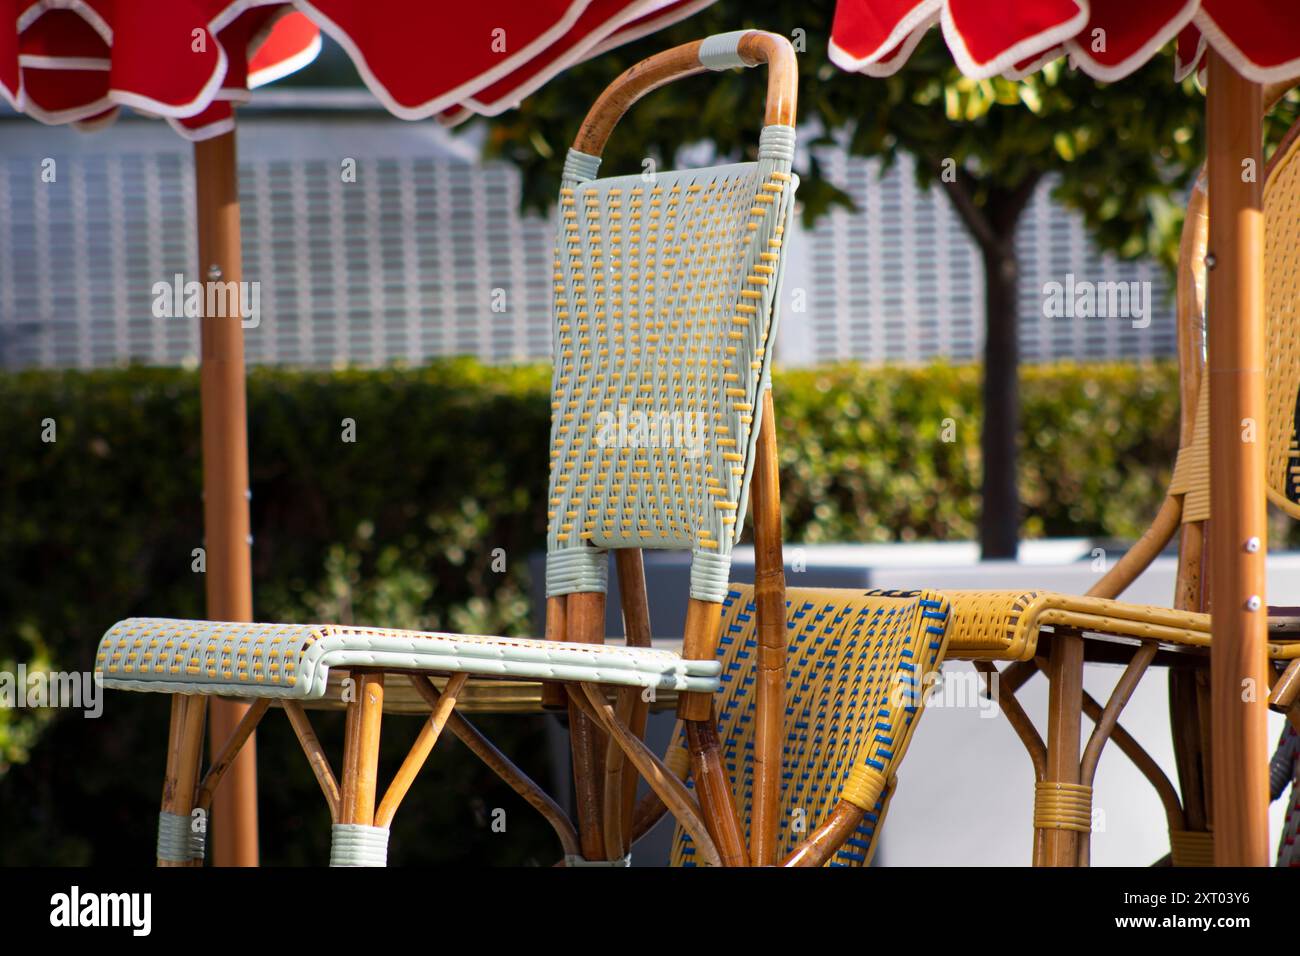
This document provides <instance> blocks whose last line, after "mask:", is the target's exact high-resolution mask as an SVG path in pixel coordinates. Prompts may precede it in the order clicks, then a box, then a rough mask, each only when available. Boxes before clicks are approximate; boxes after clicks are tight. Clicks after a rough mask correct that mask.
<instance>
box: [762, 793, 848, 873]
mask: <svg viewBox="0 0 1300 956" xmlns="http://www.w3.org/2000/svg"><path fill="white" fill-rule="evenodd" d="M864 815H865V814H864V813H863V810H862V808H861V807H858V806H855V805H854V804H852V803H849V802H848V801H847V800H840V801H838V802H837V803H836V804H835V809H834V810H832V811H831V815H830V816H829V817H827V818H826V821H825V822H824V823H823V824H822V825H821V826H819V827H818V828H817V829H816V830H814V831H813V832H812V833H811V834H810V835H809V836H808V839H806V840H804V841H803V842H802V843H800V844H799V846H797V847H795V849H794V852H792V853H791V854H790V855H789V856H787V857H786V858H785V860H784V862H782V864H781V865H782V866H798V867H805V866H825V865H826V861H827V860H829V859H830V858H831V857H832V856H834V855H835V851H836V850H838V849H839V848H840V847H841V846H843V845H844V841H845V840H847V839H848V838H849V837H851V836H853V834H854V832H855V831H856V830H857V829H858V825H859V824H860V823H861V822H862V818H863V816H864Z"/></svg>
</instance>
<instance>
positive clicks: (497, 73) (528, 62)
mask: <svg viewBox="0 0 1300 956" xmlns="http://www.w3.org/2000/svg"><path fill="white" fill-rule="evenodd" d="M713 2H714V0H530V2H529V3H526V4H525V3H519V2H518V0H481V2H475V3H457V4H455V5H454V6H451V7H450V9H449V7H448V5H444V4H441V3H430V2H428V0H411V2H407V3H403V4H400V6H401V8H402V9H401V12H400V14H398V13H386V14H385V15H384V16H382V17H377V16H375V4H374V3H373V2H372V0H297V5H298V6H299V7H300V8H301V9H303V10H305V11H307V12H308V13H309V14H310V15H311V17H312V19H313V20H315V22H316V23H317V24H318V25H319V26H320V28H321V29H323V30H324V31H325V32H326V33H328V34H329V35H330V36H331V37H333V38H334V39H335V40H336V41H337V42H338V43H339V44H340V45H341V46H342V47H343V48H344V49H345V50H346V51H347V52H348V55H349V56H351V57H352V60H353V62H354V63H355V64H356V67H357V70H358V72H359V73H360V74H361V77H362V79H363V80H364V81H365V83H366V85H367V86H368V87H369V88H370V90H371V92H372V93H374V94H375V96H376V97H378V99H379V100H380V101H381V102H382V103H383V104H384V106H386V107H387V108H388V110H389V112H391V113H393V114H394V115H396V116H399V117H401V118H402V119H423V118H425V117H427V116H433V115H435V114H443V115H442V117H441V118H442V119H443V120H444V121H446V122H458V121H460V120H462V119H465V118H467V117H468V116H470V115H471V114H472V113H479V114H482V115H484V116H495V115H496V114H498V113H501V112H503V111H505V110H507V109H510V108H511V107H513V106H514V105H515V104H517V103H518V102H519V101H520V100H521V99H523V98H524V97H525V96H527V95H528V94H529V93H531V92H533V91H534V90H536V89H537V88H538V87H540V86H542V85H543V84H544V83H546V82H547V80H549V79H551V78H552V77H553V76H555V75H556V74H557V73H560V72H561V71H563V70H565V69H567V68H568V67H570V66H572V65H573V64H575V63H579V62H581V61H582V60H585V59H588V58H590V57H593V56H596V55H597V54H599V53H603V52H605V51H606V50H609V49H612V48H613V47H616V46H618V45H619V44H622V43H627V42H629V41H631V40H635V39H637V38H638V37H641V36H645V35H646V34H649V33H652V32H654V31H655V30H658V29H660V28H662V27H665V26H667V25H669V24H670V23H674V22H676V21H677V20H680V19H682V18H684V17H687V16H689V15H690V14H692V13H694V12H696V11H697V10H700V9H702V8H704V7H706V6H708V5H709V4H711V3H713ZM452 11H454V12H452ZM394 21H397V22H400V23H401V29H394V28H393V23H394Z"/></svg>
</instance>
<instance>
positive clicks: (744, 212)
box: [97, 31, 797, 865]
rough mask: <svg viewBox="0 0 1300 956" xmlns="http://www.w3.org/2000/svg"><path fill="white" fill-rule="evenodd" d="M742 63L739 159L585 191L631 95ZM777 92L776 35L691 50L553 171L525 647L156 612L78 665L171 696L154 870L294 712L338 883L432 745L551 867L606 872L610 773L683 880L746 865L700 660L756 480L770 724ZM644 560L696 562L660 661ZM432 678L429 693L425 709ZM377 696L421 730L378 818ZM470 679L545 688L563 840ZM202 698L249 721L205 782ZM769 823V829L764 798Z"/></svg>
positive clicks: (640, 80) (182, 845) (782, 107)
mask: <svg viewBox="0 0 1300 956" xmlns="http://www.w3.org/2000/svg"><path fill="white" fill-rule="evenodd" d="M759 63H766V64H767V65H768V67H769V70H768V73H769V76H768V97H767V112H766V119H765V125H764V127H763V129H762V132H761V134H760V137H759V148H758V159H757V161H756V162H748V163H736V164H731V165H724V166H716V167H711V168H706V169H692V170H682V171H672V172H661V173H658V174H656V175H654V176H653V177H645V178H643V176H641V175H633V176H617V177H612V178H603V179H602V178H597V176H596V173H597V169H598V166H599V163H600V155H601V151H602V149H603V147H604V144H605V141H606V139H607V137H608V135H609V134H610V131H611V130H612V129H613V127H614V125H615V124H616V123H617V122H618V119H619V118H620V117H621V116H622V115H623V113H624V111H625V110H626V109H627V108H628V107H629V106H631V104H632V103H634V102H635V101H636V100H637V99H639V98H640V97H641V96H643V95H644V94H645V93H647V92H649V91H650V90H652V89H654V88H656V87H657V86H660V85H662V84H664V83H666V82H669V81H671V80H674V79H677V78H679V77H683V76H689V75H691V74H694V73H699V72H703V71H705V70H724V69H730V68H733V67H742V66H754V65H757V64H759ZM796 76H797V74H796V68H795V63H794V53H793V50H792V49H791V47H790V44H789V42H788V41H786V40H785V39H784V38H781V37H777V36H774V35H772V34H767V33H762V32H759V31H741V32H739V33H733V34H725V35H720V36H715V37H711V38H709V39H707V40H704V41H701V42H696V43H691V44H686V45H684V46H682V47H678V48H675V49H673V50H669V51H666V52H665V53H662V54H660V55H658V56H655V57H651V58H650V59H648V60H645V61H643V62H641V63H639V64H637V65H636V66H634V67H632V68H631V69H630V70H628V71H627V72H625V73H624V74H623V75H622V76H621V77H619V78H618V79H617V80H616V81H615V82H614V83H613V84H611V86H610V87H609V88H608V89H606V90H605V91H604V93H603V94H602V95H601V97H600V98H599V99H598V100H597V102H596V103H595V105H594V106H593V107H592V109H591V111H590V113H589V114H588V116H587V118H586V120H585V121H584V123H583V125H582V127H581V129H580V131H579V133H578V136H577V138H576V140H575V143H574V147H573V149H571V150H570V151H569V154H568V157H567V159H566V161H565V166H564V174H563V180H562V182H563V186H562V189H561V195H560V204H559V224H558V234H557V241H556V258H555V309H554V363H555V370H554V384H553V402H552V427H551V455H550V457H551V460H550V487H549V494H548V498H549V530H548V537H547V546H548V555H547V569H546V589H547V597H548V600H547V622H546V638H547V639H546V640H524V639H515V638H505V637H497V636H490V635H455V634H440V633H424V632H413V631H398V630H385V629H379V628H366V627H344V626H335V625H309V624H250V623H230V622H208V621H176V620H163V619H152V618H137V619H130V620H126V621H123V622H121V623H119V624H117V625H115V626H114V627H113V628H112V629H111V630H109V632H108V633H107V634H106V635H105V637H104V639H103V641H102V643H101V645H100V649H99V655H98V660H97V670H98V672H99V673H100V674H101V675H102V678H103V681H104V684H105V685H106V686H108V687H111V688H117V689H121V690H131V691H153V692H163V693H170V694H173V695H176V696H175V697H174V706H173V718H172V724H171V730H170V735H169V747H168V760H167V777H166V782H165V785H164V802H163V810H162V814H161V816H160V822H159V836H158V854H157V856H158V860H159V862H160V863H161V864H170V865H190V864H193V863H195V862H196V861H201V859H202V856H203V848H202V841H201V839H198V838H197V837H196V831H201V830H202V827H201V826H196V824H195V822H194V819H193V818H194V815H195V811H196V810H197V811H198V815H199V817H203V814H204V813H205V812H206V809H207V807H208V805H209V804H210V801H211V796H212V792H213V790H214V788H215V787H216V785H217V784H218V783H219V781H220V779H221V775H222V773H223V772H224V771H225V769H226V767H228V766H229V764H230V761H231V760H233V759H234V757H235V755H236V754H237V753H238V752H239V749H240V748H241V747H242V746H243V744H244V742H245V741H246V740H247V739H248V736H249V735H250V734H251V732H252V730H253V729H254V727H255V726H256V725H257V722H258V721H259V720H260V719H261V718H262V716H263V715H264V714H265V712H266V710H267V709H268V707H269V705H270V704H271V703H273V702H274V703H277V704H278V705H280V706H281V707H282V708H283V709H284V710H285V712H286V713H287V715H288V716H289V718H290V720H291V722H292V724H293V727H294V730H295V732H296V733H297V736H298V738H299V741H300V743H301V744H302V747H303V750H304V752H305V753H306V754H307V756H308V759H309V760H310V762H311V765H312V767H313V769H314V771H315V772H316V774H317V777H318V780H319V781H320V784H321V787H322V790H323V791H324V793H325V796H326V799H327V801H328V803H329V806H330V810H331V814H332V817H333V820H334V827H333V842H332V850H331V862H332V863H334V864H338V865H382V864H383V863H384V862H385V861H386V857H387V844H388V825H389V823H390V821H391V820H392V819H393V814H394V813H395V812H396V810H397V806H398V804H399V803H400V801H401V800H402V798H403V796H404V795H405V793H406V792H407V790H408V789H409V787H410V784H411V782H412V780H413V779H414V778H415V775H416V774H417V773H418V771H419V769H420V767H421V766H422V765H423V763H424V761H425V759H426V758H427V757H428V755H429V753H430V751H431V750H432V748H433V746H434V744H435V742H436V740H437V739H438V736H439V734H440V732H441V731H442V729H443V727H444V726H447V727H450V729H451V730H452V731H453V732H454V733H456V734H457V736H459V737H460V738H461V739H462V740H464V741H465V742H466V743H468V744H469V745H470V746H471V749H474V750H475V752H476V753H478V754H479V755H480V756H481V757H482V758H483V759H484V760H485V761H487V762H488V763H489V765H491V766H492V767H493V768H494V769H495V770H497V772H498V773H500V774H501V775H502V777H503V778H504V779H505V780H506V781H507V782H508V783H510V784H511V785H512V786H513V787H515V789H516V790H518V791H519V792H520V793H521V794H523V795H524V796H525V797H526V798H527V799H528V800H529V801H530V802H531V803H532V804H533V805H534V806H535V807H537V808H538V809H539V810H541V811H542V812H543V813H544V814H545V815H546V818H547V819H548V821H550V822H551V824H552V826H553V827H554V828H555V830H556V832H557V834H558V835H559V837H560V840H561V843H562V846H563V848H564V852H565V857H566V860H567V862H568V863H569V864H570V865H580V864H584V863H586V864H598V865H619V864H620V863H626V859H627V853H628V849H629V846H630V843H631V832H632V827H631V815H632V812H633V800H632V798H633V796H634V795H635V786H636V782H637V779H636V776H635V775H633V774H631V773H627V774H624V772H623V770H624V765H625V763H627V762H630V763H632V764H633V766H634V767H635V768H636V770H637V771H638V772H639V774H640V775H641V776H644V777H645V778H646V779H647V780H648V782H649V784H650V786H651V787H652V789H653V790H654V792H655V793H656V794H657V795H658V796H659V798H660V799H661V800H662V801H663V803H665V804H666V805H667V806H668V808H669V809H670V810H671V811H672V812H673V813H674V814H675V816H676V817H677V818H678V820H679V821H681V823H682V825H683V826H684V827H685V828H686V829H687V831H688V832H689V833H690V834H691V837H692V839H693V841H694V845H695V847H696V852H697V856H698V857H699V858H700V859H701V860H703V861H706V862H710V863H727V864H743V863H748V862H749V855H748V851H747V848H746V847H745V845H744V840H743V837H742V836H741V834H740V825H739V822H738V819H737V816H736V810H735V806H734V801H733V799H732V795H731V793H730V788H729V787H728V786H727V782H726V776H725V774H724V773H723V772H722V771H721V761H722V756H721V744H720V742H719V740H718V736H717V732H716V729H715V725H714V719H713V706H712V705H713V701H712V698H713V696H714V691H715V690H716V688H717V686H718V674H719V671H720V664H719V662H718V661H716V660H715V659H714V648H715V646H716V643H717V638H718V632H719V626H720V615H721V609H722V603H723V600H724V598H725V596H726V594H727V586H728V572H729V566H730V555H731V549H732V546H733V544H734V543H735V541H736V539H737V538H738V536H739V534H740V530H741V526H742V524H743V516H744V514H745V512H746V510H747V507H748V506H749V504H750V500H749V499H750V495H749V489H750V480H751V477H752V478H753V483H754V489H753V491H754V494H753V502H752V504H753V508H754V515H755V520H754V524H755V534H756V540H757V541H758V542H759V545H760V549H761V550H762V552H763V554H764V555H765V557H764V558H763V563H762V567H761V568H760V581H761V582H763V583H762V585H761V587H762V595H761V600H760V604H761V605H762V606H763V607H765V608H766V610H765V611H763V613H762V615H761V616H762V617H763V618H764V620H765V621H766V622H767V625H766V631H765V633H766V635H767V645H768V646H769V654H768V656H767V658H766V659H765V660H766V663H767V665H768V667H769V670H770V671H771V674H769V677H768V679H767V680H766V681H765V684H764V686H765V688H766V689H765V690H764V692H763V694H762V695H761V696H762V697H763V700H762V703H761V707H762V709H763V713H764V714H765V715H770V716H771V718H772V723H773V725H774V726H775V725H776V724H777V723H779V716H780V711H781V708H782V704H781V699H780V692H781V683H780V681H781V667H782V661H781V654H782V652H783V649H784V646H783V642H782V641H781V619H782V616H783V615H782V614H781V608H782V602H783V600H784V598H783V587H784V582H783V578H782V573H781V557H780V551H781V548H780V514H779V503H778V500H777V485H776V457H775V455H776V449H775V439H774V430H773V426H772V412H771V398H770V395H769V394H768V385H769V366H770V360H771V347H772V343H773V342H774V341H775V333H776V326H777V315H778V312H777V302H778V299H779V290H780V283H781V276H782V266H783V262H784V251H785V242H786V237H787V235H788V228H789V222H790V217H791V212H792V209H793V206H794V192H795V188H796V185H797V181H796V179H795V177H794V176H793V175H792V173H791V162H792V159H793V153H794V128H793V124H794V113H795V96H796ZM641 548H677V549H687V550H690V551H691V552H692V568H691V602H690V613H689V616H688V621H687V626H686V633H685V640H684V647H683V651H682V653H681V654H680V655H678V654H676V653H671V652H668V651H664V650H660V649H653V648H651V647H649V646H646V645H648V644H649V633H650V631H649V620H648V608H647V602H646V598H645V585H644V578H643V574H642V570H641V561H640V549H641ZM609 551H613V552H615V561H616V567H617V569H618V573H619V576H620V583H621V591H622V594H623V597H624V614H625V618H626V621H627V633H628V635H629V640H628V644H627V646H604V643H603V642H604V620H605V608H604V603H605V588H606V574H607V567H608V561H609V558H608V555H607V552H609ZM764 602H765V603H764ZM332 671H333V672H336V680H337V676H338V673H342V672H346V674H347V678H348V680H349V681H351V683H350V685H349V689H350V691H351V693H350V694H349V696H348V698H347V730H346V735H345V736H346V744H345V751H344V755H343V771H342V777H341V780H340V779H337V778H335V776H334V773H333V771H332V769H331V767H330V763H329V760H328V758H327V757H326V755H325V754H324V752H323V751H322V748H321V746H320V744H319V741H317V739H316V737H315V734H314V733H313V732H312V730H311V726H310V724H309V723H308V720H307V717H306V714H305V712H304V710H303V706H302V705H303V702H304V701H310V700H315V699H321V698H322V697H324V696H325V695H326V692H327V688H328V686H329V675H330V673H331V672H332ZM434 674H437V675H444V676H447V677H448V679H447V682H446V684H445V686H444V688H443V689H442V691H441V692H440V691H439V690H438V689H437V688H436V686H435V685H434V683H433V682H432V680H431V679H430V675H434ZM394 676H398V677H400V678H401V679H402V680H406V681H410V682H412V684H413V685H414V687H415V689H416V690H417V691H418V692H419V693H420V695H421V696H422V697H423V698H424V699H425V701H426V702H427V703H428V705H429V707H430V708H431V710H432V713H431V714H430V716H429V718H428V721H427V723H426V724H425V726H424V728H423V730H422V732H421V734H420V735H419V738H418V740H417V742H416V744H415V745H414V746H413V748H412V750H411V752H410V754H409V755H408V756H407V758H406V761H405V762H404V763H403V765H402V767H401V768H400V770H399V771H398V773H397V775H396V777H395V779H394V781H393V783H392V785H391V786H390V787H389V789H388V791H387V793H386V794H384V795H383V797H382V799H379V798H378V790H377V786H376V785H377V781H376V777H377V761H378V742H379V734H380V724H381V721H382V716H383V713H384V709H385V708H384V699H385V694H384V687H385V680H386V679H390V678H392V677H394ZM470 677H473V678H475V679H476V680H481V679H486V678H494V677H495V678H513V679H523V680H534V681H545V682H546V688H545V699H546V701H547V702H548V703H549V704H550V705H552V706H556V707H560V706H566V707H568V709H569V711H570V733H571V736H572V743H573V750H574V773H575V783H576V788H575V791H576V803H577V809H578V821H577V822H578V826H577V827H576V829H575V827H574V826H573V825H572V824H571V823H570V822H569V820H568V818H567V815H565V814H564V813H562V812H561V811H560V810H559V808H558V807H557V806H556V805H555V804H554V802H553V801H551V800H550V798H549V797H546V796H545V794H544V793H542V792H541V791H540V789H539V788H537V787H536V786H535V785H534V784H532V783H531V781H528V780H527V778H525V777H524V776H523V775H522V773H520V772H519V771H518V770H517V769H516V768H514V767H513V766H512V765H511V764H510V763H509V761H508V760H506V759H505V757H504V756H503V755H501V754H499V753H498V752H496V751H495V749H494V748H492V747H491V745H490V744H489V743H488V742H487V741H486V740H484V739H483V738H482V736H481V735H479V734H478V733H477V731H475V730H474V729H473V727H472V726H471V725H470V724H469V723H468V722H467V721H466V720H465V719H464V717H463V715H462V714H459V713H457V712H456V709H455V705H456V700H457V696H458V695H459V694H460V693H461V692H462V689H463V687H464V684H465V682H466V680H467V679H469V678H470ZM647 688H651V689H660V690H674V691H677V692H679V694H680V696H679V714H680V716H681V717H682V719H683V721H684V723H685V725H686V727H687V728H688V736H689V739H690V741H691V747H690V749H691V765H692V767H693V770H694V775H695V781H696V791H697V793H698V794H699V799H698V803H697V802H696V799H695V797H694V796H693V795H692V794H690V792H689V791H688V790H687V788H686V787H685V786H684V785H683V783H682V782H681V780H679V779H678V777H677V776H676V775H674V774H673V773H670V772H669V771H668V770H667V769H666V768H665V767H664V765H663V764H662V762H660V761H659V760H658V758H657V757H655V756H654V755H653V754H651V753H650V752H649V750H648V749H647V748H646V747H645V744H644V743H643V742H642V741H641V739H640V735H641V732H642V728H643V726H644V721H645V711H646V707H647V695H646V689H647ZM611 691H617V694H616V698H615V703H614V704H613V705H611V704H610V703H609V697H608V694H609V693H610V692H611ZM209 695H225V696H233V697H245V698H252V699H253V700H254V702H255V703H254V705H253V707H252V708H251V709H250V710H249V711H248V714H247V716H246V717H245V719H244V720H243V721H242V722H241V724H240V725H239V727H238V728H237V730H236V731H235V733H234V735H233V736H232V738H231V740H230V741H228V742H227V743H226V745H225V746H224V748H223V750H222V753H221V754H220V755H219V756H218V757H217V759H216V760H214V761H213V763H212V766H211V768H210V769H209V770H208V772H207V774H206V775H205V776H204V777H203V779H202V780H200V779H199V770H200V762H201V751H202V747H201V743H202V737H203V722H204V712H205V702H206V699H207V696H209ZM769 737H770V740H769V743H774V742H775V739H776V738H775V737H774V736H772V735H769ZM765 746H766V744H765ZM602 755H603V760H602ZM765 767H766V771H765V774H764V776H763V781H764V782H763V785H762V787H761V788H760V789H761V790H762V791H763V792H765V793H768V794H772V795H774V794H775V793H776V782H777V774H778V772H779V755H777V756H775V757H772V758H771V759H768V760H767V762H766V764H765ZM765 806H766V807H767V810H765V811H764V812H765V813H767V815H768V816H769V817H771V818H772V820H773V821H774V819H775V817H774V810H775V806H774V803H773V802H772V801H771V800H769V801H768V803H767V804H765ZM764 819H767V817H765V818H764ZM767 825H769V826H770V824H767Z"/></svg>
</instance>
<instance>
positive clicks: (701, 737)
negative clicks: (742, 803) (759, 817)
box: [677, 598, 749, 866]
mask: <svg viewBox="0 0 1300 956" xmlns="http://www.w3.org/2000/svg"><path fill="white" fill-rule="evenodd" d="M721 626H722V605H721V604H717V603H715V602H713V601H701V600H698V599H696V598H691V600H690V603H688V604H687V606H686V636H685V639H684V641H683V642H682V657H684V658H686V659H688V660H696V661H699V660H712V659H713V658H714V656H715V654H716V652H717V646H718V630H719V628H720V627H721ZM677 716H678V717H680V718H681V719H682V722H683V723H684V725H685V727H686V738H687V748H688V750H689V752H690V758H691V776H692V777H693V778H694V779H695V791H696V793H697V794H699V799H700V812H701V813H703V814H704V820H705V823H706V824H707V825H708V827H709V833H710V834H711V835H712V836H713V841H714V843H716V844H717V847H718V852H719V853H720V854H721V855H722V861H723V865H725V866H745V865H746V864H748V863H749V851H748V850H747V849H746V847H745V836H744V830H743V829H742V828H741V826H740V817H739V816H738V815H737V813H736V802H735V800H734V799H733V797H732V794H731V782H730V780H729V779H728V778H727V771H726V768H725V767H723V765H722V749H721V747H720V745H719V743H718V731H717V725H716V723H715V722H714V719H713V695H712V694H705V693H684V694H682V695H681V697H679V698H678V701H677Z"/></svg>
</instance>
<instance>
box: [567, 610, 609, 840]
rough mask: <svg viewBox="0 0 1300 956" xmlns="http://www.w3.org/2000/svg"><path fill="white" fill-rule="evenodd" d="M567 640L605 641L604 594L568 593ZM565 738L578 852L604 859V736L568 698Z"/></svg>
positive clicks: (583, 641)
mask: <svg viewBox="0 0 1300 956" xmlns="http://www.w3.org/2000/svg"><path fill="white" fill-rule="evenodd" d="M567 639H568V640H570V641H579V642H582V643H584V644H603V643H604V641H605V595H604V593H603V592H598V591H597V592H583V593H577V594H570V595H569V606H568V635H567ZM569 741H570V748H571V750H572V752H573V795H574V803H575V804H577V810H578V836H579V838H580V839H581V841H582V855H583V857H584V858H585V859H588V860H604V859H606V858H607V857H606V853H605V832H604V826H603V824H602V821H601V809H602V805H603V802H604V801H603V797H602V795H601V790H602V783H603V779H602V767H601V764H602V762H603V761H602V760H601V759H600V756H602V755H603V749H602V748H603V746H604V743H605V741H604V739H603V737H602V735H601V733H600V731H599V728H598V726H597V725H596V724H595V723H594V722H593V721H592V720H590V719H589V718H588V717H587V715H586V714H585V713H584V712H583V711H582V709H581V708H579V707H578V706H577V705H576V704H575V703H574V700H573V697H572V695H570V698H569Z"/></svg>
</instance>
